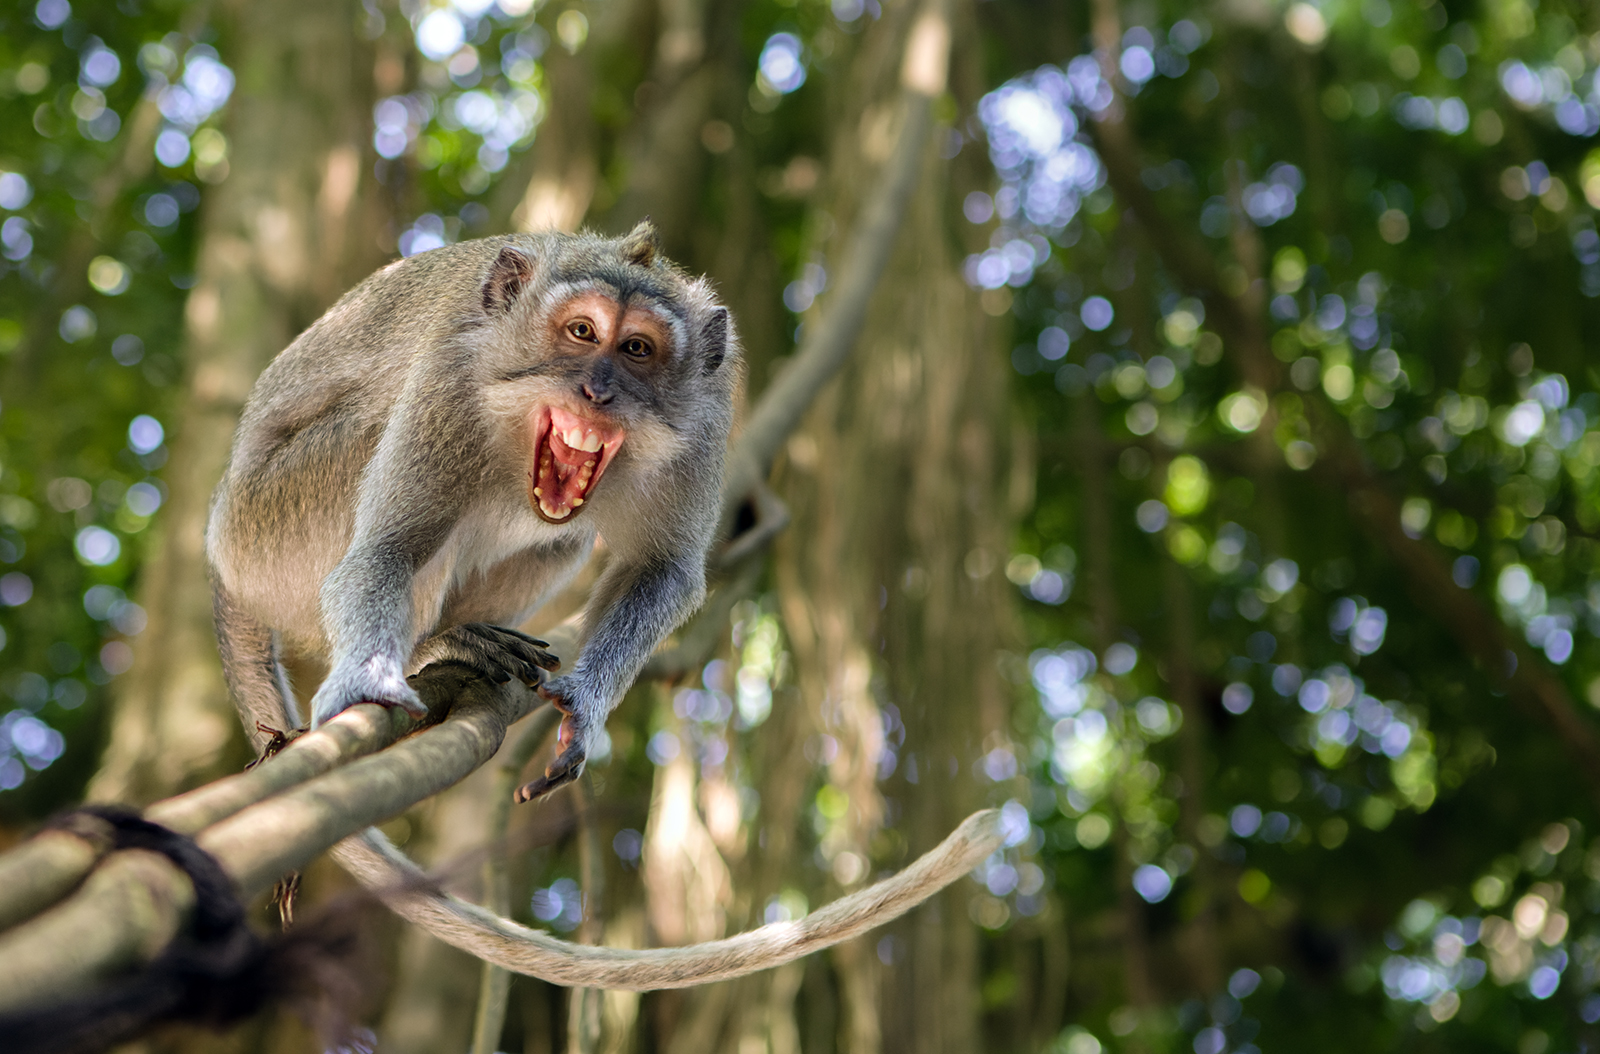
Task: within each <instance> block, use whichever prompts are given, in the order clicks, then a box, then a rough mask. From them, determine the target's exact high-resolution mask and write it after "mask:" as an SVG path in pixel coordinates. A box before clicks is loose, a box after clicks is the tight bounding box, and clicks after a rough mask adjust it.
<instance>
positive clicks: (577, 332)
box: [567, 318, 600, 344]
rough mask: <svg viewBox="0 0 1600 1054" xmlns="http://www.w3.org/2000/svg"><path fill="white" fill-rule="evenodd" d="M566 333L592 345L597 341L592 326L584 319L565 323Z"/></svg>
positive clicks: (597, 338)
mask: <svg viewBox="0 0 1600 1054" xmlns="http://www.w3.org/2000/svg"><path fill="white" fill-rule="evenodd" d="M567 332H568V333H571V334H572V335H573V336H574V337H577V338H578V339H579V340H581V341H585V342H587V343H590V344H594V343H596V342H597V341H599V339H600V338H599V336H598V335H597V334H596V333H595V331H594V326H593V325H592V324H590V323H589V322H588V321H587V320H585V319H581V318H580V319H577V320H575V321H573V322H568V323H567Z"/></svg>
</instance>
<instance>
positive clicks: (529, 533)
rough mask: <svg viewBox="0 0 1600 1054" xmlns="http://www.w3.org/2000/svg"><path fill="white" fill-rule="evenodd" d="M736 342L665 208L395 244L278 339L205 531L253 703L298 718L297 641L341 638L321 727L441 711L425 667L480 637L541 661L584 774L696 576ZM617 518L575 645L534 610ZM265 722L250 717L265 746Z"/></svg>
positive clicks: (567, 753) (231, 651) (521, 674)
mask: <svg viewBox="0 0 1600 1054" xmlns="http://www.w3.org/2000/svg"><path fill="white" fill-rule="evenodd" d="M741 370H742V355H741V350H740V346H739V341H738V336H737V334H736V332H735V330H734V326H733V321H732V318H731V316H730V313H729V311H728V309H727V308H726V307H725V306H723V304H722V303H721V302H719V300H718V299H717V297H716V295H715V293H714V291H713V289H712V287H711V285H710V283H709V281H708V280H706V279H704V278H693V277H690V276H688V275H687V274H685V273H684V272H683V271H681V270H680V269H679V268H678V267H676V266H675V265H674V264H672V263H671V262H670V261H668V260H667V259H666V258H665V257H664V256H663V255H662V254H661V250H660V246H659V244H658V238H657V235H656V232H655V229H654V227H653V226H651V225H650V223H649V222H648V221H645V222H644V223H641V224H640V225H639V226H637V227H635V228H634V229H633V230H632V231H630V232H629V233H627V234H625V235H623V236H621V237H619V238H614V239H608V238H604V237H601V236H599V235H595V234H592V233H581V234H576V235H570V234H560V233H556V232H545V233H538V234H519V235H505V236H500V237H492V238H484V239H480V240H475V241H467V242H461V243H458V244H454V245H448V246H445V247H442V248H436V249H433V250H430V251H427V252H423V253H419V254H417V255H414V256H411V257H408V258H404V259H401V260H397V261H395V262H394V263H392V264H390V265H389V266H387V267H385V268H383V269H382V270H380V271H378V272H377V273H376V274H374V275H372V276H371V277H370V278H368V279H367V280H366V281H364V282H362V283H361V284H360V285H358V286H357V287H356V288H355V289H353V290H351V291H350V292H349V293H347V294H346V295H345V296H344V297H343V298H342V299H340V300H339V301H338V302H337V303H336V304H335V305H334V306H333V307H332V308H330V309H329V310H328V312H327V313H326V314H324V315H323V316H322V317H321V318H320V319H319V320H317V321H316V322H315V323H313V324H312V325H311V327H310V328H309V329H307V330H306V331H305V332H304V333H302V334H301V335H300V336H299V337H297V338H296V339H295V340H294V341H293V342H292V343H291V344H290V345H289V346H288V347H287V348H286V349H284V350H283V351H282V352H281V353H280V354H279V355H278V356H277V357H276V358H275V359H274V360H273V361H272V362H271V364H269V365H268V366H267V368H266V370H265V371H264V372H263V373H262V374H261V376H260V378H259V380H258V381H257V382H256V384H255V387H254V389H253V390H252V391H251V393H250V396H249V398H248V399H247V400H246V403H245V406H244V410H243V413H242V415H241V419H240V422H239V426H238V430H237V432H236V433H235V436H234V440H233V445H232V448H231V451H230V454H229V459H228V463H227V467H226V469H225V471H224V473H223V477H222V480H221V482H220V484H219V485H218V487H217V490H216V492H215V495H214V497H213V499H212V504H211V508H210V514H209V517H208V522H207V527H206V535H205V552H206V558H207V563H208V565H209V573H210V578H211V583H212V596H213V608H214V613H215V621H216V628H217V639H218V643H219V650H220V651H221V654H222V658H223V667H224V673H225V676H226V680H227V682H228V686H229V689H230V692H231V693H232V695H233V698H234V701H235V703H236V705H237V707H238V709H239V712H240V716H241V719H242V720H243V721H244V723H245V726H246V728H247V729H251V728H252V727H254V728H258V729H259V728H262V727H266V728H272V727H278V726H281V725H283V724H284V723H285V722H287V723H289V724H291V725H294V724H299V722H300V716H299V711H298V708H297V702H296V699H295V696H294V694H293V691H292V688H291V686H290V684H289V680H288V676H287V674H286V672H285V666H284V659H285V656H287V655H303V656H309V657H311V658H312V659H314V660H317V661H320V662H322V663H324V664H325V665H326V667H327V669H328V673H327V676H326V677H325V678H324V679H323V681H322V683H321V685H320V686H319V687H318V688H317V690H316V692H315V694H314V695H313V696H312V698H311V700H310V711H311V713H310V723H311V726H312V727H313V728H314V727H317V726H319V725H321V724H322V723H323V722H325V721H327V720H328V719H329V718H331V717H333V716H334V715H335V714H338V713H339V712H341V711H343V710H344V709H346V708H347V707H349V706H352V705H353V704H355V703H358V702H377V703H382V704H384V705H387V706H395V707H399V708H401V709H402V710H405V711H406V712H408V713H410V714H413V715H417V716H420V715H421V714H422V713H424V712H425V708H424V707H423V705H422V703H421V701H420V700H419V699H418V697H417V694H416V693H415V692H414V691H413V690H412V689H411V688H410V687H409V686H408V685H407V683H406V677H407V676H408V675H409V674H411V673H414V672H416V671H417V670H419V669H421V668H422V667H423V666H426V665H428V664H430V663H435V662H456V663H462V664H464V665H466V666H468V667H470V668H472V669H473V670H475V671H477V672H478V673H480V674H482V675H484V676H486V677H489V678H491V679H493V680H494V681H495V682H496V683H504V682H505V681H506V680H508V679H509V678H511V677H516V678H519V679H520V680H522V681H523V682H524V683H526V684H528V685H530V686H535V687H537V688H538V690H539V692H540V694H541V695H543V696H544V697H545V698H546V699H548V700H549V701H550V702H551V703H552V704H553V705H555V706H556V707H557V708H558V709H559V710H560V711H561V713H562V718H561V723H560V726H559V731H558V733H557V747H556V750H557V755H556V757H555V760H554V761H553V762H551V764H550V765H549V766H548V767H547V768H546V770H545V774H544V776H543V777H542V778H539V779H535V780H533V781H532V782H530V783H528V784H526V785H525V786H523V787H522V788H520V789H519V790H518V791H517V795H516V797H517V800H519V801H529V800H532V799H534V798H538V797H540V796H542V795H544V794H547V793H549V792H550V791H552V790H554V789H556V788H557V787H560V786H562V785H564V784H566V783H569V782H571V781H572V780H574V779H576V778H577V777H578V775H579V774H581V772H582V770H583V766H584V764H585V761H586V760H587V758H588V756H589V753H590V750H591V748H592V747H593V744H594V741H595V737H596V735H597V734H598V733H599V731H600V730H601V729H602V728H603V726H604V722H605V718H606V716H607V714H608V713H609V712H610V710H611V709H612V708H613V707H614V706H615V705H616V703H617V702H618V701H619V700H620V698H621V696H622V694H623V693H624V692H625V691H626V690H627V689H628V687H629V686H630V685H631V684H632V682H633V679H634V678H635V677H636V676H637V675H638V672H639V670H640V669H641V667H642V666H643V664H644V662H645V661H646V659H647V658H648V657H649V656H650V654H651V652H652V651H654V650H655V648H656V646H657V645H658V644H659V643H660V642H661V640H662V639H663V638H664V637H665V636H666V635H667V634H668V633H670V632H671V631H672V630H673V629H674V628H676V627H677V626H678V625H679V624H680V623H681V622H682V620H683V619H684V618H686V617H687V616H688V615H689V614H690V613H691V612H692V611H693V610H694V609H695V608H696V607H698V606H699V604H700V603H701V602H702V600H703V599H704V597H705V591H706V585H705V581H706V554H707V552H708V550H709V548H710V546H711V544H712V541H713V538H714V535H715V533H716V529H717V521H718V509H719V498H720V491H721V485H722V472H723V459H724V456H725V453H726V447H727V441H728V434H729V431H730V429H731V427H732V421H733V406H734V399H735V394H736V391H737V390H738V385H739V379H740V376H741ZM597 536H598V537H599V538H601V539H603V540H604V543H605V547H606V550H607V566H606V569H605V571H604V573H603V574H602V576H601V577H600V579H599V580H598V582H597V583H596V585H595V588H594V590H593V593H592V595H591V597H590V600H589V602H588V604H587V606H586V608H585V611H584V617H583V623H582V627H583V628H582V635H581V639H580V644H579V647H578V650H577V658H576V661H575V662H573V663H572V664H571V666H570V669H568V670H567V671H565V672H562V673H560V674H553V673H552V672H551V671H553V670H555V669H556V668H557V666H558V665H559V664H558V663H557V661H556V659H555V658H554V657H553V656H551V655H550V654H549V653H548V652H547V651H545V650H544V649H545V647H546V645H545V643H544V642H543V641H539V640H536V639H535V638H532V637H529V636H526V635H525V634H523V633H520V632H518V631H517V630H516V629H514V628H513V627H515V626H517V625H519V624H521V623H522V622H523V621H524V620H525V619H527V618H528V617H529V616H530V615H531V614H532V613H533V612H534V611H536V610H537V609H538V608H539V606H540V605H541V604H543V603H544V602H546V601H547V600H548V599H549V598H550V597H551V596H553V595H554V594H555V593H556V592H557V591H559V590H560V589H561V588H562V587H563V586H564V585H565V584H566V583H567V582H569V581H570V580H571V579H572V577H573V576H574V575H575V574H576V573H577V571H578V569H579V568H580V567H581V566H582V564H583V563H584V562H585V560H586V559H587V558H588V556H589V554H590V553H591V552H592V551H593V549H594V547H595V540H596V537H597ZM260 738H261V737H260V736H259V735H258V736H257V739H258V746H259V740H260Z"/></svg>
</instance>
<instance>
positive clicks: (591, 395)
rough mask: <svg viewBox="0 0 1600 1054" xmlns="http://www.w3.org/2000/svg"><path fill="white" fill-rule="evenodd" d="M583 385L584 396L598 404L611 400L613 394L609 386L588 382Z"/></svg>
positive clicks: (602, 404) (601, 404)
mask: <svg viewBox="0 0 1600 1054" xmlns="http://www.w3.org/2000/svg"><path fill="white" fill-rule="evenodd" d="M582 387H583V396H584V398H585V399H588V400H589V401H590V402H591V403H594V404H595V405H596V406H604V405H605V404H606V403H609V402H610V401H611V398H612V395H611V389H609V388H603V387H596V386H595V385H592V384H588V383H585V384H584V385H583V386H582Z"/></svg>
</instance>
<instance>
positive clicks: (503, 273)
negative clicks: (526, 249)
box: [483, 245, 533, 315]
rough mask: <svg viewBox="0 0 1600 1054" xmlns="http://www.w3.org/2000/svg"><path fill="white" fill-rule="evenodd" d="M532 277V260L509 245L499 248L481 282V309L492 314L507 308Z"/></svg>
mask: <svg viewBox="0 0 1600 1054" xmlns="http://www.w3.org/2000/svg"><path fill="white" fill-rule="evenodd" d="M532 277H533V261H532V260H530V259H528V258H527V256H525V255H523V254H522V253H520V252H518V251H517V250H516V249H513V248H511V246H509V245H508V246H506V247H505V248H504V249H501V250H500V255H499V256H496V257H495V258H494V264H493V265H491V266H490V268H489V277H488V278H487V279H485V281H484V283H483V310H484V312H485V313H486V314H490V315H494V314H499V313H500V312H503V311H506V310H508V309H509V308H510V307H511V305H512V303H513V302H514V301H515V300H516V299H517V295H518V294H519V293H521V292H522V287H523V286H525V285H527V284H528V279H530V278H532Z"/></svg>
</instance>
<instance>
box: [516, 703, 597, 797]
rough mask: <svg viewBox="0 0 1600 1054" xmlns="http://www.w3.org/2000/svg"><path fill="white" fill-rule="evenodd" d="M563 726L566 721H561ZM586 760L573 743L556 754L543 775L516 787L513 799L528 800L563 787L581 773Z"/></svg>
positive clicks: (579, 747) (581, 750)
mask: <svg viewBox="0 0 1600 1054" xmlns="http://www.w3.org/2000/svg"><path fill="white" fill-rule="evenodd" d="M562 724H563V726H565V724H566V722H564V721H563V722H562ZM586 760H588V755H587V754H585V753H584V750H583V747H581V746H577V745H573V746H570V747H568V748H567V749H566V750H564V751H562V752H561V753H560V754H558V755H557V756H556V759H555V761H554V762H552V763H551V765H550V767H549V768H547V769H545V770H544V775H543V776H541V777H539V778H538V779H536V780H533V781H532V782H529V783H524V784H523V785H522V786H521V787H518V788H517V793H516V794H514V795H512V798H513V799H514V800H515V801H519V802H529V801H533V800H534V799H536V798H542V797H544V796H545V795H546V794H549V793H550V792H551V791H553V790H556V789H557V788H560V787H565V786H566V785H567V784H569V783H571V782H572V781H573V780H575V779H577V778H578V777H579V776H580V775H582V773H583V763H584V762H585V761H586Z"/></svg>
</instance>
